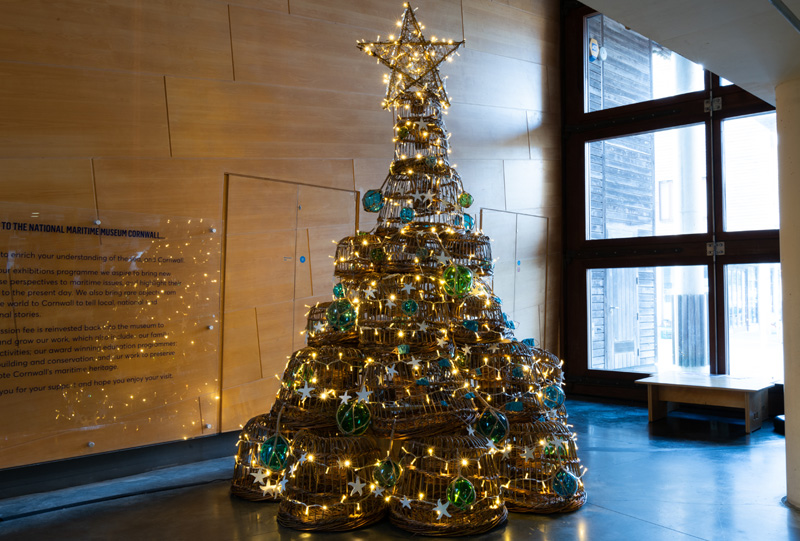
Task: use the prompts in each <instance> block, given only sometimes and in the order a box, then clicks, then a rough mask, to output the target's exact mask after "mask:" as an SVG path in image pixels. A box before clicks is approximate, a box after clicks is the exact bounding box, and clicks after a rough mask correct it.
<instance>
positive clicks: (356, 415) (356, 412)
mask: <svg viewBox="0 0 800 541" xmlns="http://www.w3.org/2000/svg"><path fill="white" fill-rule="evenodd" d="M371 419H372V414H371V413H370V412H369V408H368V407H367V405H366V404H364V403H363V402H360V401H358V400H351V401H349V402H345V403H344V404H342V405H341V406H339V409H338V410H336V425H337V426H338V427H339V430H341V431H342V432H343V433H344V434H345V435H347V436H360V435H361V434H363V433H364V432H366V431H367V428H369V422H370V420H371Z"/></svg>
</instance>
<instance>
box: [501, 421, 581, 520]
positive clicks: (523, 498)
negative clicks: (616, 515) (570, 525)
mask: <svg viewBox="0 0 800 541" xmlns="http://www.w3.org/2000/svg"><path fill="white" fill-rule="evenodd" d="M505 444H506V445H510V446H511V448H512V449H511V452H509V453H506V454H504V453H496V454H495V455H494V458H495V460H496V462H497V468H498V471H499V473H500V479H501V484H502V492H503V499H504V500H505V503H506V506H507V507H508V509H509V510H510V511H516V512H520V513H563V512H568V511H575V510H576V509H578V508H580V507H581V506H582V505H583V504H584V503H585V502H586V491H585V490H584V487H583V482H582V481H581V480H580V477H581V475H582V471H581V470H582V469H581V466H580V460H579V459H578V454H577V448H576V446H575V437H574V435H573V434H572V433H571V432H570V430H569V429H568V428H567V427H566V426H565V425H564V424H562V423H560V422H552V421H539V422H534V423H517V424H512V425H511V429H510V431H509V435H508V438H507V439H506V442H505ZM561 470H563V471H566V472H568V473H569V474H571V475H573V476H575V478H577V479H578V481H577V490H576V491H575V493H574V494H572V495H567V496H565V495H559V494H558V493H557V491H556V490H555V488H554V483H556V482H557V474H558V473H559V471H561Z"/></svg>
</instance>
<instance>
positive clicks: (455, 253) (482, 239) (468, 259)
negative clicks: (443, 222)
mask: <svg viewBox="0 0 800 541" xmlns="http://www.w3.org/2000/svg"><path fill="white" fill-rule="evenodd" d="M440 237H441V239H442V243H443V244H444V248H445V249H446V250H447V252H448V253H449V254H450V257H451V258H452V259H453V263H454V264H456V265H461V266H462V267H467V268H468V269H470V270H471V271H472V272H473V273H475V274H476V275H478V276H491V275H492V274H494V263H493V261H492V245H491V240H489V237H487V236H486V235H482V234H478V233H469V232H467V231H463V230H459V231H452V232H449V231H445V232H443V233H442V234H441V235H440Z"/></svg>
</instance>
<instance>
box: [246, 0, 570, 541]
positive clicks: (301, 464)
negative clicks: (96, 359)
mask: <svg viewBox="0 0 800 541" xmlns="http://www.w3.org/2000/svg"><path fill="white" fill-rule="evenodd" d="M399 25H400V35H399V36H397V37H394V36H390V37H389V39H388V40H387V41H376V42H372V43H367V42H363V41H362V42H359V43H358V48H359V49H361V50H362V51H363V52H365V53H366V54H368V55H370V56H373V57H375V58H377V60H378V61H379V62H380V63H382V64H384V65H385V66H387V67H388V68H389V70H390V72H389V74H388V75H387V76H386V82H387V94H386V98H385V99H384V101H383V107H384V108H385V109H389V110H391V111H392V112H393V114H394V117H395V125H394V134H393V140H394V149H395V150H394V160H393V161H392V163H391V166H390V168H389V174H388V176H387V177H386V179H385V181H384V183H383V185H382V186H381V188H380V189H378V190H369V191H367V192H366V193H365V195H364V197H363V200H362V202H363V206H364V209H365V210H366V211H368V212H377V213H378V224H377V226H376V227H375V228H374V229H373V230H372V231H371V232H369V233H365V232H361V233H359V234H357V235H355V236H353V237H347V238H345V239H342V240H341V241H340V242H339V243H338V246H337V249H336V261H335V271H334V276H335V278H336V279H335V282H336V285H335V286H334V288H333V300H332V301H331V302H326V303H319V304H317V305H316V306H314V307H312V308H311V310H310V312H309V314H308V325H307V338H308V346H307V347H305V348H303V349H301V350H299V351H297V352H295V353H294V354H293V355H292V356H291V358H290V360H289V362H288V364H287V366H286V369H285V372H284V374H283V378H282V384H281V388H280V390H279V393H278V397H277V400H276V401H275V403H274V405H273V407H272V409H271V411H270V412H269V413H266V414H263V415H259V416H257V417H255V418H253V419H251V420H250V421H249V422H248V423H247V424H246V425H245V427H244V429H243V431H242V434H241V436H240V440H239V445H238V452H237V455H236V466H235V471H234V479H233V483H232V491H233V493H234V494H236V495H238V496H241V497H243V498H247V499H250V500H272V501H279V502H280V504H279V510H278V522H279V523H280V524H281V525H283V526H286V527H291V528H295V529H299V530H329V531H330V530H338V531H341V530H350V529H354V528H358V527H361V526H365V525H368V524H372V523H374V522H376V521H378V520H380V519H381V518H382V517H383V516H384V515H385V514H387V513H388V515H389V518H390V520H391V521H392V523H393V524H395V525H396V526H398V527H399V528H402V529H405V530H407V531H410V532H413V533H418V534H424V535H453V536H455V535H466V534H476V533H481V532H485V531H488V530H490V529H492V528H494V527H495V526H497V525H499V524H502V523H504V522H505V521H506V519H507V515H508V510H511V511H515V512H531V513H553V512H565V511H573V510H575V509H578V508H579V507H580V506H581V505H583V503H584V502H585V501H586V493H585V491H584V487H583V482H582V481H581V477H582V475H583V473H584V470H583V467H582V466H581V465H580V461H579V459H578V458H577V454H576V446H575V435H574V434H573V433H572V432H571V430H570V429H569V427H568V425H567V424H566V418H567V415H566V411H565V408H564V405H563V404H564V392H563V391H562V389H561V385H562V371H561V362H560V361H559V359H558V358H557V357H556V356H554V355H552V354H550V353H548V352H547V351H544V350H541V349H538V348H536V347H534V343H533V340H532V339H526V340H522V341H517V340H516V339H515V338H514V337H513V332H512V329H513V327H514V325H513V323H512V322H511V321H509V319H508V317H507V316H506V315H505V314H504V313H503V311H502V308H501V300H500V299H499V298H498V297H496V296H495V295H494V294H493V292H492V288H491V287H490V284H489V281H490V279H491V276H492V270H493V262H492V256H491V246H490V241H489V239H488V237H486V236H485V235H483V234H482V233H480V232H476V231H475V220H474V218H473V216H471V215H470V214H468V213H467V212H466V210H467V209H468V208H469V207H470V206H471V205H472V203H473V198H472V196H471V195H470V194H468V193H466V192H465V191H464V189H463V187H462V183H461V179H460V177H459V175H458V173H457V172H456V170H455V169H454V168H453V167H451V165H450V162H449V159H448V154H449V152H450V148H449V137H448V133H447V130H446V128H445V124H444V114H445V111H446V109H447V107H448V106H449V102H448V98H447V94H446V92H445V88H444V81H443V80H442V78H441V77H440V75H439V69H438V66H439V64H440V63H442V62H443V61H444V60H451V59H452V56H453V54H454V53H455V52H456V50H457V49H458V48H459V47H460V46H461V45H462V44H463V41H460V42H453V41H452V40H450V41H442V40H436V39H435V38H434V39H432V40H430V41H429V40H426V39H425V38H424V37H423V33H422V30H423V27H422V26H421V25H420V24H419V23H418V22H417V19H416V17H415V15H414V10H412V9H411V8H410V7H409V6H408V5H407V4H406V5H405V12H404V13H403V17H402V20H401V22H400V23H399Z"/></svg>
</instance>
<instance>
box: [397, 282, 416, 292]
mask: <svg viewBox="0 0 800 541" xmlns="http://www.w3.org/2000/svg"><path fill="white" fill-rule="evenodd" d="M413 290H414V286H413V285H411V282H409V283H407V284H405V285H404V286H403V287H401V288H400V291H405V292H406V293H408V294H409V295H411V292H412V291H413Z"/></svg>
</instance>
